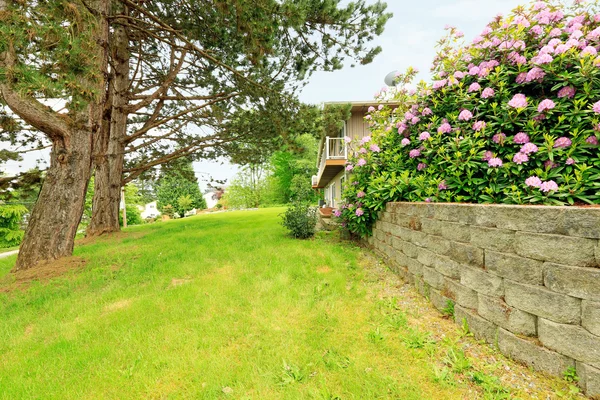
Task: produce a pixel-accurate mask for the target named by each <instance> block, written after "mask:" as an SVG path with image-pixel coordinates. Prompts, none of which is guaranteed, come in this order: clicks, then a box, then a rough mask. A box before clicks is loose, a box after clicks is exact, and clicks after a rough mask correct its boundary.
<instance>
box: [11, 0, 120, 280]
mask: <svg viewBox="0 0 600 400" xmlns="http://www.w3.org/2000/svg"><path fill="white" fill-rule="evenodd" d="M108 14H109V0H88V1H86V2H85V3H84V2H81V1H16V0H0V35H1V36H2V40H1V41H0V98H1V101H2V105H4V106H7V107H8V108H9V109H10V110H11V112H12V114H13V115H16V116H17V117H19V118H20V119H21V120H22V121H24V122H25V123H26V124H28V125H29V126H31V127H33V128H35V129H36V130H37V131H38V132H39V134H40V135H43V137H45V138H46V140H47V141H48V142H50V143H51V145H52V150H51V153H50V159H51V161H50V166H49V168H48V170H47V172H46V177H45V180H44V183H43V186H42V189H41V192H40V195H39V199H38V201H37V203H36V205H35V207H34V209H33V211H32V213H31V216H30V219H29V225H28V226H27V230H26V232H25V237H24V240H23V243H22V245H21V249H20V252H19V256H18V259H17V263H16V266H15V269H16V270H19V269H26V268H30V267H33V266H35V265H36V264H38V263H39V262H40V261H44V260H49V259H56V258H59V257H62V256H66V255H70V254H71V253H72V250H73V245H74V238H75V233H76V230H77V226H78V224H79V221H80V219H81V215H82V212H83V205H84V201H85V193H86V189H87V184H88V180H89V178H90V173H91V168H92V163H91V155H92V151H93V139H94V138H95V137H96V136H97V135H98V134H99V132H100V130H101V119H102V105H103V104H104V100H105V99H104V94H105V87H106V79H105V78H106V76H107V70H108V54H107V51H106V49H107V43H108V31H109V30H108V23H107V20H106V16H107V15H108ZM40 98H62V99H67V100H66V104H65V107H64V112H60V113H59V112H57V111H54V110H52V109H51V108H49V107H47V106H45V105H44V104H42V103H41V102H40V101H39V99H40ZM4 119H5V120H6V119H9V120H10V119H12V117H10V116H8V113H6V112H5V113H4ZM2 125H3V129H4V128H5V126H6V125H7V123H6V122H5V123H3V124H2ZM9 131H10V130H9ZM3 133H4V132H3Z"/></svg>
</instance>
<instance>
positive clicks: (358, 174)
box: [341, 0, 600, 236]
mask: <svg viewBox="0 0 600 400" xmlns="http://www.w3.org/2000/svg"><path fill="white" fill-rule="evenodd" d="M599 11H600V7H598V4H597V2H593V3H592V4H591V3H590V2H584V1H581V0H576V1H575V2H574V4H573V5H572V6H569V7H566V6H565V5H564V3H563V4H562V5H561V4H560V3H555V2H551V1H538V2H535V3H532V4H531V5H530V6H528V7H518V8H517V9H515V10H514V11H513V13H512V14H511V15H509V16H508V17H502V16H497V17H496V18H495V19H494V20H493V21H492V22H491V23H490V24H489V25H487V26H486V27H485V29H484V30H483V32H482V33H481V35H480V36H477V37H476V38H475V39H474V40H473V43H471V44H464V43H463V42H462V39H460V38H461V37H462V34H461V33H460V32H459V31H457V30H456V28H453V27H448V28H447V29H448V32H449V33H448V35H447V37H446V38H445V39H443V40H442V41H441V42H440V43H441V44H440V49H439V52H438V56H437V57H436V59H435V60H434V64H433V67H432V72H433V83H432V84H431V85H429V84H426V83H424V82H421V83H420V84H419V85H418V86H417V89H416V90H412V91H411V90H407V89H405V87H406V83H407V82H410V81H411V79H412V78H413V77H414V75H415V71H414V70H412V69H410V70H409V71H408V72H407V73H406V74H403V75H399V76H398V81H397V83H398V89H397V90H396V91H395V94H393V95H391V94H390V93H389V92H386V93H385V94H382V95H381V96H384V95H385V97H386V100H390V99H391V98H393V99H395V100H397V101H398V103H399V104H400V105H399V107H398V108H395V109H391V108H390V107H389V106H385V107H383V108H379V109H377V110H375V109H373V110H372V111H371V112H370V113H369V115H368V117H367V120H368V122H369V124H370V126H371V132H372V135H371V136H372V137H371V138H370V141H371V144H376V146H377V149H378V150H379V151H367V152H365V153H363V154H356V153H354V154H355V155H354V157H353V158H351V159H350V160H349V164H348V166H347V168H346V169H347V170H348V171H352V175H351V177H350V179H349V180H348V185H347V188H346V190H345V192H344V197H345V198H346V199H347V202H348V204H347V205H346V206H344V208H343V211H342V213H341V214H342V218H343V219H344V220H345V223H346V225H347V227H348V228H349V229H350V231H351V232H353V233H356V234H360V235H363V236H364V235H367V234H369V233H370V229H371V225H372V223H373V222H374V221H375V219H376V217H377V213H378V212H379V211H380V210H382V209H383V207H384V206H385V203H386V202H389V201H426V202H434V201H437V202H471V203H512V204H525V203H534V204H550V205H554V204H556V205H560V204H576V203H589V204H598V203H600V197H599V195H598V189H599V188H600V158H599V157H598V150H599V149H598V136H597V135H598V133H597V132H598V131H600V125H599V122H600V57H599V56H598V54H597V53H598V50H600V13H598V12H599ZM363 144H364V143H363ZM354 145H360V143H355V144H354ZM358 193H365V195H364V196H361V197H360V198H359V197H357V194H358ZM359 210H360V212H359Z"/></svg>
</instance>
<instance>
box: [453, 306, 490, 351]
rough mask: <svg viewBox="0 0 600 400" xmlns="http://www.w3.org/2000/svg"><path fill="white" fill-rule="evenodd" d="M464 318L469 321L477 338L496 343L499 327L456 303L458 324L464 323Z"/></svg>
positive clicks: (470, 327)
mask: <svg viewBox="0 0 600 400" xmlns="http://www.w3.org/2000/svg"><path fill="white" fill-rule="evenodd" d="M463 319H464V320H466V321H467V324H468V326H469V330H470V331H471V332H472V333H473V335H474V336H475V337H476V338H477V339H482V340H485V341H486V342H488V343H492V344H495V343H496V334H497V331H498V327H497V326H496V325H494V324H493V323H491V322H490V321H488V320H486V319H484V318H481V317H480V316H479V315H477V313H475V312H474V311H471V310H468V309H466V308H463V307H461V306H460V305H456V304H455V305H454V320H455V321H456V323H457V324H459V325H462V323H463Z"/></svg>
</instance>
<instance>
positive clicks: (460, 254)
mask: <svg viewBox="0 0 600 400" xmlns="http://www.w3.org/2000/svg"><path fill="white" fill-rule="evenodd" d="M450 258H452V259H453V260H454V261H458V262H459V263H461V264H467V265H473V266H476V267H483V264H484V263H483V250H482V249H480V248H478V247H475V246H471V245H469V244H463V243H457V242H452V247H451V249H450Z"/></svg>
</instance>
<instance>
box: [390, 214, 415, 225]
mask: <svg viewBox="0 0 600 400" xmlns="http://www.w3.org/2000/svg"><path fill="white" fill-rule="evenodd" d="M409 221H410V217H409V216H408V215H406V214H399V213H394V214H393V215H392V218H391V221H390V222H391V223H392V224H394V225H397V226H400V227H402V228H408V222H409Z"/></svg>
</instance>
